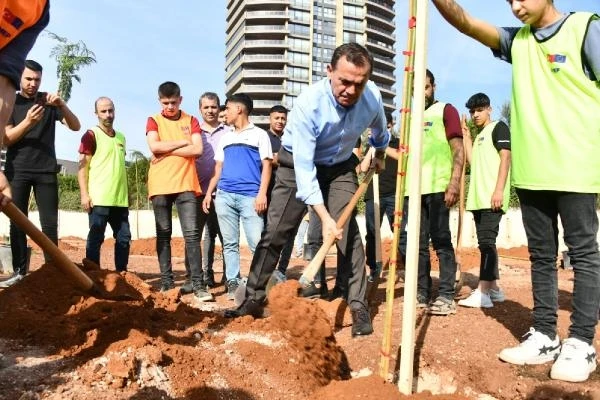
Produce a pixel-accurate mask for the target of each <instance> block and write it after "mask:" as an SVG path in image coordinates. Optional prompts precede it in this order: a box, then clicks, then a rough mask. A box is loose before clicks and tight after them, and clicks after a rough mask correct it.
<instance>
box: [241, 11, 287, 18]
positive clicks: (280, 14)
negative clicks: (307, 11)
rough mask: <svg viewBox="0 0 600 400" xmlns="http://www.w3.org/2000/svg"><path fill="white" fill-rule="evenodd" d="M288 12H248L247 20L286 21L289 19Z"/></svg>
mask: <svg viewBox="0 0 600 400" xmlns="http://www.w3.org/2000/svg"><path fill="white" fill-rule="evenodd" d="M288 15H289V14H288V12H287V11H247V12H246V14H245V17H246V19H256V18H259V19H286V18H288Z"/></svg>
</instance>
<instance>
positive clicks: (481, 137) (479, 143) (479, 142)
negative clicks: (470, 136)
mask: <svg viewBox="0 0 600 400" xmlns="http://www.w3.org/2000/svg"><path fill="white" fill-rule="evenodd" d="M484 140H485V138H484V137H483V136H481V135H479V136H477V144H478V145H479V146H481V145H483V141H484Z"/></svg>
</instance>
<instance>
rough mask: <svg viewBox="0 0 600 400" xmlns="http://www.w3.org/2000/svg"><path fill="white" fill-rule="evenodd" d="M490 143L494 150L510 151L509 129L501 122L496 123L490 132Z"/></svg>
mask: <svg viewBox="0 0 600 400" xmlns="http://www.w3.org/2000/svg"><path fill="white" fill-rule="evenodd" d="M492 143H493V144H494V147H495V148H496V150H498V151H500V150H510V129H508V126H507V125H506V124H505V123H504V122H502V121H498V123H497V124H496V126H495V127H494V130H493V131H492Z"/></svg>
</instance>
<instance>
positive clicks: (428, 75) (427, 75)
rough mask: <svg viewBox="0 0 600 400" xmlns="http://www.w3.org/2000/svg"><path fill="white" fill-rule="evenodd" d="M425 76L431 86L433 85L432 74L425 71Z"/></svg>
mask: <svg viewBox="0 0 600 400" xmlns="http://www.w3.org/2000/svg"><path fill="white" fill-rule="evenodd" d="M425 76H426V77H427V78H429V83H431V86H433V85H435V76H433V72H431V71H430V70H427V71H425Z"/></svg>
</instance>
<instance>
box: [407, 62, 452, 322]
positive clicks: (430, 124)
mask: <svg viewBox="0 0 600 400" xmlns="http://www.w3.org/2000/svg"><path fill="white" fill-rule="evenodd" d="M424 119H425V121H424V131H423V158H422V161H421V171H422V172H421V173H422V175H421V226H420V229H419V232H420V233H419V277H418V282H417V307H419V308H427V309H428V311H429V313H430V314H433V315H449V314H455V313H456V304H455V303H454V283H455V279H456V259H455V256H454V247H453V246H452V240H451V236H450V207H452V206H453V205H454V204H455V203H456V201H457V200H458V195H459V190H460V176H461V173H462V167H463V157H464V155H463V143H462V128H461V124H460V117H459V116H458V111H457V110H456V108H455V107H454V106H453V105H451V104H447V103H442V102H439V101H437V100H436V99H435V78H434V76H433V74H432V73H431V71H429V70H427V73H426V78H425V115H424ZM409 157H410V155H409ZM408 165H410V160H409V164H408ZM410 176H411V174H410V169H408V170H407V173H406V191H405V195H408V188H409V187H410V185H409V183H408V181H409V180H410ZM408 202H409V199H408V197H407V198H406V200H405V201H404V218H402V224H401V225H402V226H401V229H400V251H401V254H402V255H403V256H404V255H405V254H406V229H405V227H406V223H407V221H408V218H410V217H409V216H408ZM429 240H431V242H432V244H433V248H434V249H435V251H436V253H437V256H438V258H439V260H440V284H439V290H438V296H437V297H436V299H435V300H434V301H433V302H432V303H430V300H431V295H432V293H431V291H432V281H431V262H430V259H429Z"/></svg>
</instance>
